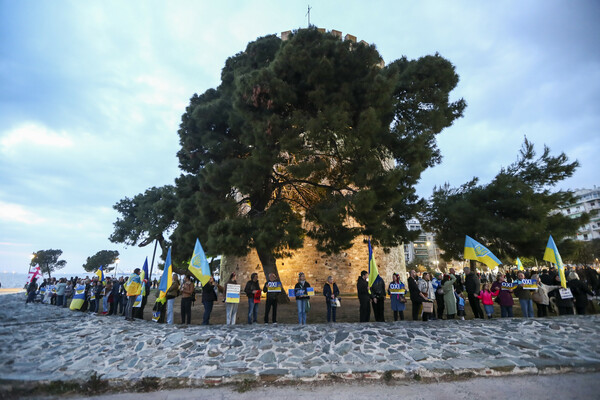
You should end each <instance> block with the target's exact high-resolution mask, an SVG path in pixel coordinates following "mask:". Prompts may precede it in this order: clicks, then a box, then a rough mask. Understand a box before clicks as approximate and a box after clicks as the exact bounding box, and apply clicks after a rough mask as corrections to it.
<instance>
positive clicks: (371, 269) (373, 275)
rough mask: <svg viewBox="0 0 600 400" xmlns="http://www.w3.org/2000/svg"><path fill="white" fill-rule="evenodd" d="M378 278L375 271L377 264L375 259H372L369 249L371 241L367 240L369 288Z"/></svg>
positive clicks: (377, 273) (371, 250)
mask: <svg viewBox="0 0 600 400" xmlns="http://www.w3.org/2000/svg"><path fill="white" fill-rule="evenodd" d="M378 277H379V271H378V270H377V263H376V262H375V257H373V248H372V247H371V239H369V287H371V286H373V283H375V280H376V279H377V278H378Z"/></svg>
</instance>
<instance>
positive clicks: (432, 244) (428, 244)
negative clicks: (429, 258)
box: [427, 242, 439, 268]
mask: <svg viewBox="0 0 600 400" xmlns="http://www.w3.org/2000/svg"><path fill="white" fill-rule="evenodd" d="M429 246H433V256H434V258H435V261H434V262H433V263H434V264H435V267H436V268H438V266H439V261H438V258H437V251H436V250H435V244H434V243H431V242H427V247H429Z"/></svg>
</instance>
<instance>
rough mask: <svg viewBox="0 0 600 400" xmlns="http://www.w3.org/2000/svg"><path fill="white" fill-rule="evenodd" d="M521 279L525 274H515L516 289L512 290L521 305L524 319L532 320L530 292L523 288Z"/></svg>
mask: <svg viewBox="0 0 600 400" xmlns="http://www.w3.org/2000/svg"><path fill="white" fill-rule="evenodd" d="M523 279H525V274H524V273H523V272H521V271H519V273H518V274H517V281H516V282H517V287H516V288H515V289H514V293H515V296H517V298H518V299H519V304H521V312H522V313H523V317H524V318H533V302H532V301H531V291H529V290H528V289H525V288H523V283H522V282H523Z"/></svg>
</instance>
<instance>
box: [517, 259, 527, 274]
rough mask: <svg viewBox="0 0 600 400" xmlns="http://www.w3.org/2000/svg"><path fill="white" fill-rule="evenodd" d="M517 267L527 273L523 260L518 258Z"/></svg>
mask: <svg viewBox="0 0 600 400" xmlns="http://www.w3.org/2000/svg"><path fill="white" fill-rule="evenodd" d="M517 267H518V268H519V271H525V268H524V267H523V263H522V262H521V260H519V257H517Z"/></svg>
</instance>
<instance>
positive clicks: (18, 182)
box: [0, 0, 600, 273]
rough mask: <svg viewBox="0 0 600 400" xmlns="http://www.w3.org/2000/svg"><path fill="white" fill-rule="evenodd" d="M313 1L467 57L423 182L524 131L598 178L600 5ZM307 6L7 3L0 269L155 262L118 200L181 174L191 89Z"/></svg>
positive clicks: (316, 7) (487, 154) (326, 14)
mask: <svg viewBox="0 0 600 400" xmlns="http://www.w3.org/2000/svg"><path fill="white" fill-rule="evenodd" d="M257 3H258V4H257ZM312 3H313V4H311V6H312V11H311V21H310V22H311V23H312V24H314V25H316V26H318V27H323V28H327V29H328V30H329V29H337V30H340V31H342V32H343V34H344V35H345V34H346V33H350V34H353V35H355V36H357V37H358V39H359V40H365V41H366V42H368V43H374V44H375V45H376V46H377V48H378V50H379V51H380V53H381V54H382V56H383V58H384V60H385V61H386V62H390V61H393V60H395V59H397V58H400V57H401V56H403V55H406V56H407V57H409V58H417V57H420V56H423V55H427V54H433V53H435V52H439V53H440V54H441V55H442V56H444V57H446V58H448V59H449V60H450V61H451V62H452V63H453V64H454V65H455V66H456V70H457V72H458V74H459V75H460V83H459V84H458V88H457V89H456V90H455V91H454V92H453V93H452V96H453V100H456V99H458V98H461V97H462V98H464V99H465V100H466V101H467V103H468V106H467V109H466V111H465V115H464V117H463V118H462V119H460V120H459V121H457V122H456V123H455V125H454V126H453V127H451V128H449V129H447V130H445V131H443V132H442V134H441V135H440V136H439V137H438V144H439V147H440V149H441V151H442V155H443V157H444V159H443V162H442V164H441V165H439V166H437V167H435V168H433V169H431V170H429V171H427V172H426V173H425V174H424V176H423V179H422V182H421V183H420V185H419V188H418V189H419V194H420V195H421V196H424V197H429V196H430V195H431V192H432V189H433V187H434V186H435V185H440V184H443V183H444V182H449V183H450V184H451V185H453V186H458V185H460V184H462V183H464V182H466V181H468V180H469V179H471V178H472V177H473V176H478V177H480V179H481V180H482V182H484V183H485V182H488V181H489V180H490V179H491V178H492V177H493V176H494V175H495V174H496V173H497V172H498V171H499V169H500V168H501V167H502V166H507V165H508V164H510V163H512V162H513V161H514V160H515V159H516V156H517V152H518V150H519V148H520V146H521V144H522V142H523V138H524V136H525V135H526V136H527V137H528V138H529V139H530V140H531V141H533V142H534V143H535V145H536V146H537V148H538V149H539V150H540V151H541V149H542V146H543V145H544V144H547V145H548V146H549V147H550V148H551V149H552V151H553V154H558V153H560V152H561V151H564V152H565V153H566V154H567V155H568V156H569V158H570V159H572V160H574V159H577V160H579V162H580V163H581V167H580V169H579V170H578V171H577V172H576V173H575V175H574V176H573V177H572V178H571V179H569V180H568V181H566V182H564V183H563V184H561V186H560V187H561V188H564V189H569V188H570V189H575V188H583V187H587V188H591V187H593V186H594V185H597V184H600V181H599V179H598V175H597V172H598V166H599V162H598V161H597V157H598V150H599V149H600V135H599V134H598V127H599V126H600V32H599V30H600V29H599V28H598V21H600V2H598V1H552V0H548V1H546V0H539V1H495V2H480V1H468V2H467V1H465V2H463V1H408V0H406V1H369V2H365V1H318V2H317V1H314V2H312ZM307 4H308V2H307V1H276V0H274V1H261V2H257V1H211V2H209V1H189V2H188V1H172V0H170V1H168V2H167V1H148V0H139V1H102V2H99V1H98V2H88V1H60V0H55V1H19V0H0V271H17V272H21V271H26V270H27V267H28V264H29V256H30V254H31V252H33V251H37V250H40V249H49V248H60V249H62V250H63V251H64V253H63V258H64V259H65V260H66V261H67V267H66V268H65V269H64V270H63V271H64V272H68V273H71V272H72V273H77V272H79V273H81V271H82V269H81V265H82V264H83V263H84V262H85V260H86V258H87V257H88V256H91V255H93V254H95V253H96V252H97V251H100V250H104V249H109V250H118V251H119V252H120V253H121V257H120V258H121V264H120V267H119V268H120V269H121V268H123V269H127V270H131V269H132V268H135V267H140V266H141V265H142V263H143V261H144V257H146V256H149V258H150V257H151V255H152V254H151V252H152V248H151V247H152V246H148V247H147V248H143V249H139V248H125V247H124V246H121V245H115V244H112V243H110V242H109V241H108V239H107V238H108V236H109V235H110V234H111V233H112V228H113V225H112V224H113V222H114V221H115V220H116V218H117V214H116V212H115V211H114V210H113V209H112V206H113V205H114V204H115V203H116V202H117V201H119V200H120V199H122V198H124V197H133V196H135V195H136V194H138V193H140V192H143V191H144V190H145V189H147V188H149V187H151V186H162V185H165V184H171V183H173V181H174V179H175V178H176V177H177V176H178V175H179V173H180V172H179V170H178V167H177V165H178V163H177V159H176V152H177V150H178V136H177V129H178V125H179V122H180V119H181V115H182V113H183V112H184V111H185V107H186V105H187V104H188V101H189V98H190V97H191V96H192V95H193V94H194V93H202V92H204V91H205V90H207V89H209V88H214V87H216V86H217V85H218V84H219V82H220V79H219V77H220V72H221V68H222V67H223V65H224V62H225V60H226V59H227V57H229V56H232V55H234V54H236V53H237V52H239V51H242V50H244V49H245V47H246V44H247V43H248V42H249V41H252V40H255V39H256V38H257V37H260V36H264V35H267V34H280V33H281V32H282V31H286V30H289V29H296V28H300V27H306V25H307V18H306V9H307ZM191 252H192V249H190V256H191Z"/></svg>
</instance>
